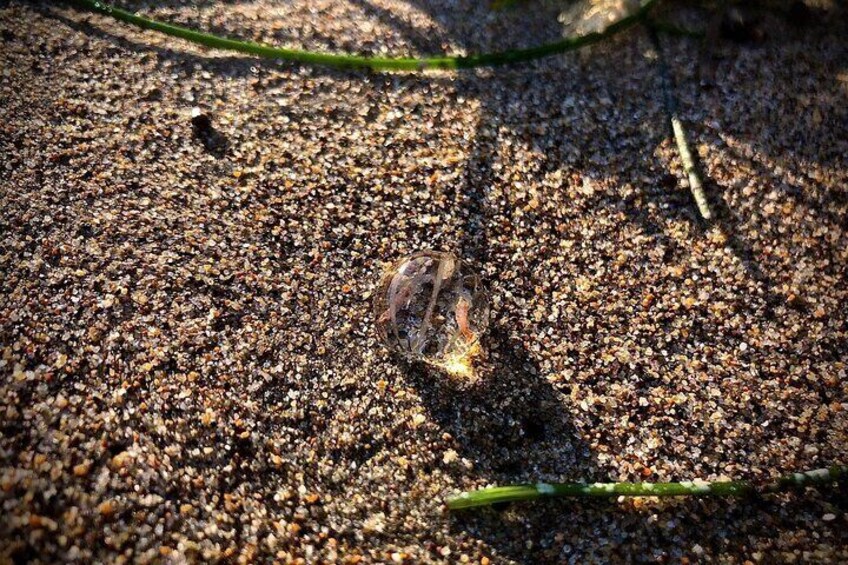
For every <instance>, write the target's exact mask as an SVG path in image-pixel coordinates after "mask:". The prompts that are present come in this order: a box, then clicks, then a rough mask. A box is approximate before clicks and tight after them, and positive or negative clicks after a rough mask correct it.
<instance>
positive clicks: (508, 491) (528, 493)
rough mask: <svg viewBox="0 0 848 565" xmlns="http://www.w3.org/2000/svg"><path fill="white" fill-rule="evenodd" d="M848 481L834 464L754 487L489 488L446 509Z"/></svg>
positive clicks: (847, 469) (768, 490) (740, 493)
mask: <svg viewBox="0 0 848 565" xmlns="http://www.w3.org/2000/svg"><path fill="white" fill-rule="evenodd" d="M844 479H848V466H844V465H834V466H832V467H829V468H827V469H816V470H815V471H807V472H805V473H793V474H791V475H785V476H783V477H779V478H777V479H775V480H773V481H770V482H768V483H765V484H763V485H760V486H757V485H755V484H754V483H752V482H749V481H712V482H708V481H682V482H677V483H594V484H587V483H536V484H524V485H513V486H505V487H490V488H484V489H480V490H476V491H471V492H464V493H462V494H460V495H458V496H455V497H452V498H449V499H448V500H447V505H448V508H450V509H451V510H461V509H463V508H475V507H478V506H488V505H491V504H496V503H499V502H518V501H528V500H536V499H538V498H552V497H594V498H611V497H618V496H732V497H744V496H753V495H759V494H773V493H778V492H783V491H787V490H791V489H793V488H801V487H806V486H815V485H824V484H828V483H832V482H835V481H838V480H844Z"/></svg>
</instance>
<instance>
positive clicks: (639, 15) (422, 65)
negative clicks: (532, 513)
mask: <svg viewBox="0 0 848 565" xmlns="http://www.w3.org/2000/svg"><path fill="white" fill-rule="evenodd" d="M657 1H658V0H642V1H641V4H640V7H639V9H638V10H636V11H635V12H633V13H632V14H630V15H629V16H625V17H623V18H621V19H620V20H618V21H616V22H615V23H613V24H611V25H609V26H608V27H607V28H606V29H604V30H603V31H600V32H596V33H589V34H586V35H581V36H577V37H569V38H565V39H563V40H561V41H555V42H553V43H546V44H544V45H539V46H537V47H530V48H527V49H513V50H508V51H499V52H494V53H480V54H477V55H468V56H461V57H460V56H456V57H454V56H434V57H421V58H416V57H369V56H362V55H346V54H337V53H321V52H315V51H304V50H300V49H287V48H283V47H272V46H268V45H262V44H260V43H255V42H252V41H240V40H237V39H230V38H228V37H221V36H218V35H212V34H210V33H204V32H201V31H196V30H193V29H190V28H186V27H182V26H178V25H173V24H169V23H165V22H160V21H157V20H153V19H150V18H146V17H144V16H139V15H137V14H135V13H133V12H129V11H127V10H122V9H120V8H116V7H114V6H111V5H109V4H106V3H104V2H100V1H99V0H69V2H70V3H71V4H73V5H76V6H79V7H82V8H85V9H87V10H91V11H92V12H96V13H99V14H103V15H106V16H109V17H112V18H115V19H117V20H120V21H123V22H126V23H129V24H133V25H135V26H138V27H140V28H143V29H150V30H154V31H158V32H160V33H164V34H165V35H170V36H172V37H179V38H181V39H185V40H187V41H191V42H193V43H197V44H200V45H205V46H206V47H211V48H214V49H223V50H227V51H236V52H239V53H246V54H249V55H256V56H258V57H265V58H268V59H279V60H284V61H292V62H296V63H303V64H311V65H321V66H326V67H335V68H341V69H371V70H374V71H425V70H429V69H470V68H475V67H489V66H496V65H505V64H509V63H518V62H523V61H531V60H534V59H540V58H542V57H547V56H549V55H555V54H558V53H565V52H566V51H573V50H575V49H580V48H581V47H585V46H587V45H592V44H594V43H598V42H600V41H602V40H604V39H607V38H609V37H611V36H613V35H616V34H618V33H620V32H622V31H624V30H626V29H628V28H630V27H633V26H634V25H635V24H637V23H639V22H640V21H642V20H643V19H644V17H645V16H646V15H647V13H648V11H649V10H650V9H651V8H652V7H653V5H654V4H656V2H657Z"/></svg>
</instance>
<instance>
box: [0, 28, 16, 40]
mask: <svg viewBox="0 0 848 565" xmlns="http://www.w3.org/2000/svg"><path fill="white" fill-rule="evenodd" d="M0 37H2V38H3V41H12V40H13V39H15V32H14V31H12V30H11V29H4V30H0Z"/></svg>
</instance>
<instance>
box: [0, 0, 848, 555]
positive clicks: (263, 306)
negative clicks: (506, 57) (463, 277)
mask: <svg viewBox="0 0 848 565" xmlns="http://www.w3.org/2000/svg"><path fill="white" fill-rule="evenodd" d="M121 5H122V6H124V7H129V8H131V9H136V10H139V11H141V12H143V13H145V14H149V15H153V16H155V17H158V18H161V19H165V20H168V21H172V22H180V23H183V24H185V25H190V26H194V27H198V28H202V29H206V30H212V31H216V32H220V33H226V34H229V35H233V36H239V37H243V38H248V39H255V40H259V41H265V42H269V43H275V44H285V45H290V46H300V47H306V48H316V49H326V50H338V51H355V52H360V53H384V52H386V53H399V54H418V53H434V52H445V51H448V52H455V53H462V52H477V51H480V50H488V49H497V48H505V47H513V46H522V45H524V46H526V45H533V44H536V43H539V42H541V41H545V40H550V39H555V38H557V37H559V36H560V34H561V33H562V24H560V23H558V22H557V19H556V10H555V9H554V8H555V6H552V5H548V4H545V5H544V7H543V8H540V9H534V10H527V11H520V10H519V11H517V12H508V13H492V12H490V11H489V10H488V9H487V8H486V7H485V6H484V5H482V3H481V4H480V5H478V3H476V2H473V1H471V0H460V1H457V2H443V3H426V4H424V3H419V2H418V1H417V0H415V1H411V2H399V1H392V0H374V1H373V2H365V1H362V0H354V1H351V2H349V3H344V2H329V1H322V2H308V1H305V0H304V1H301V0H296V1H294V2H286V3H275V2H268V1H259V2H249V3H242V2H205V1H201V2H193V3H183V2H172V1H165V2H156V3H154V2H126V3H123V4H121ZM842 10H843V11H841V12H840V11H837V10H829V11H827V10H825V11H817V10H816V11H813V12H812V14H811V16H812V17H811V18H809V21H807V22H803V25H799V23H798V22H795V21H787V19H786V18H783V17H779V16H776V15H768V16H766V17H765V21H764V22H765V23H764V25H765V29H766V33H765V34H764V37H762V38H761V39H757V40H755V41H752V42H748V43H736V42H733V41H729V40H722V41H721V42H720V43H718V44H716V46H715V47H714V49H713V51H712V58H713V63H711V65H712V68H713V71H714V77H715V81H714V82H715V84H714V86H712V87H702V86H701V80H700V78H701V75H699V62H698V61H699V59H700V58H701V54H702V52H703V50H702V46H701V44H700V42H699V41H698V40H695V39H691V38H683V37H669V36H664V37H663V38H662V45H663V53H664V56H665V58H666V60H667V62H668V65H669V68H670V69H671V74H672V77H673V79H674V81H675V83H676V87H675V94H676V96H677V97H678V98H679V101H680V115H681V118H682V120H683V121H684V123H685V124H686V125H687V128H688V132H689V135H690V142H691V144H692V146H693V149H694V150H695V152H696V153H697V154H698V155H699V156H700V158H701V160H702V163H703V167H704V178H705V180H706V183H705V184H706V190H707V192H708V195H709V196H710V198H711V199H712V204H713V206H714V207H715V209H716V211H717V215H718V217H719V219H718V221H716V222H714V223H712V224H705V223H703V222H702V221H700V219H699V216H698V213H697V209H696V207H695V206H694V203H693V201H692V198H691V196H690V194H689V191H688V189H687V187H686V181H685V177H686V175H685V173H684V171H683V168H682V166H681V163H680V160H679V158H678V157H677V151H676V148H675V146H674V142H673V140H672V137H671V133H670V128H669V125H668V123H669V122H668V116H667V115H666V113H665V110H664V106H663V96H662V89H661V81H660V78H659V74H658V63H657V53H656V51H655V50H654V49H653V46H652V44H651V42H650V41H649V38H648V36H647V34H646V33H645V31H644V30H642V29H634V30H632V31H630V32H627V33H626V34H623V35H620V36H618V37H616V38H615V39H613V40H611V41H609V42H606V43H604V44H602V45H597V46H594V47H591V48H589V49H586V50H583V51H581V52H579V53H573V54H568V55H563V56H557V57H553V58H550V59H545V60H543V61H539V62H535V63H532V64H528V65H524V66H521V67H506V68H500V69H497V70H480V71H469V72H461V73H456V74H450V73H441V74H440V73H435V74H430V75H420V76H413V75H385V74H376V73H368V72H354V71H350V72H341V71H328V70H324V69H313V68H304V67H298V66H293V65H288V64H284V63H278V62H269V61H260V60H256V59H252V58H247V57H239V56H233V55H231V54H226V53H221V52H211V51H208V50H205V49H202V48H198V47H196V46H193V45H190V44H188V43H185V42H182V41H178V40H171V39H167V38H164V37H162V36H159V35H157V34H155V33H152V32H141V31H138V30H135V29H132V28H130V27H128V26H125V25H123V24H118V23H115V22H111V21H109V20H108V19H106V18H103V17H99V16H92V15H88V14H84V13H81V12H78V11H76V10H74V9H72V8H69V7H67V6H65V5H62V4H56V5H54V4H53V3H50V2H40V3H39V2H36V3H24V2H20V1H11V2H9V1H6V2H2V3H0V33H1V34H2V36H1V37H0V39H2V43H0V69H1V70H0V353H2V360H0V387H2V388H0V423H1V424H0V425H2V434H0V466H2V470H1V471H0V480H2V484H0V487H2V488H0V502H2V514H0V516H2V517H0V556H2V559H3V560H11V561H12V562H26V561H32V562H35V561H41V562H54V561H64V560H76V561H81V562H92V561H98V562H120V561H133V562H150V561H163V562H183V561H186V560H187V561H201V562H214V561H236V562H269V561H272V560H275V559H277V560H279V561H282V562H287V561H294V562H297V561H299V562H307V563H318V562H342V563H355V562H363V563H366V562H410V563H418V562H445V563H447V562H461V563H464V562H473V563H480V562H482V563H508V562H520V563H555V562H575V563H585V562H609V561H614V562H615V561H660V562H675V563H677V562H701V561H720V562H730V563H737V562H739V563H741V562H745V561H751V562H755V563H758V562H763V563H774V562H810V561H814V560H822V561H834V562H838V561H845V560H848V533H846V532H848V528H846V520H847V519H846V508H848V491H846V486H845V485H839V486H834V487H833V488H831V489H824V490H820V491H816V490H809V491H806V492H800V493H789V494H785V495H780V496H774V497H770V498H764V499H762V500H751V501H736V500H708V499H680V500H662V501H661V500H656V499H635V500H611V501H565V500H564V501H550V502H542V503H535V504H517V505H512V506H509V507H507V508H498V509H483V510H475V511H471V512H464V513H457V514H451V513H449V512H448V511H447V510H446V509H445V507H444V504H443V501H444V498H445V497H446V496H449V495H451V494H455V493H457V492H459V491H462V490H467V489H472V488H477V487H482V486H486V485H489V484H509V483H513V482H519V481H528V480H529V481H534V482H535V481H558V480H581V479H582V480H587V481H606V480H652V481H662V480H695V479H716V478H722V477H724V478H745V479H751V480H764V479H767V478H769V477H773V476H777V475H779V474H782V473H786V472H794V471H801V470H809V469H814V468H818V467H822V466H825V465H828V464H832V463H842V464H844V463H846V461H848V441H846V436H847V435H848V418H846V411H848V381H846V370H848V369H846V363H848V347H846V345H848V344H846V337H848V306H846V304H848V272H846V271H848V267H846V260H848V237H846V225H848V224H847V223H846V222H847V221H848V198H846V196H848V192H846V186H848V162H846V160H847V159H848V42H846V41H845V37H846V34H847V33H848V18H846V17H845V16H846V14H845V12H844V8H843V9H842ZM664 17H668V18H673V19H675V21H681V22H688V23H691V24H692V25H698V24H700V23H701V22H702V21H703V14H701V13H699V12H697V11H696V10H692V9H688V8H684V7H678V6H676V5H675V6H672V7H671V8H669V11H668V13H666V14H665V16H664ZM708 66H709V65H708ZM195 108H197V109H198V110H196V111H195V117H194V119H193V118H192V110H193V109H195ZM198 113H199V114H200V116H204V117H197V114H198ZM421 249H437V250H445V251H452V252H454V253H457V254H458V255H460V256H462V257H464V258H465V259H466V260H467V261H469V262H470V263H471V264H472V265H475V267H474V268H475V269H476V270H477V272H478V273H479V274H480V275H481V276H482V277H483V279H484V281H485V283H486V285H487V286H488V288H489V292H490V295H491V300H492V324H491V329H490V331H489V333H488V334H487V335H486V336H485V337H484V339H483V345H484V349H485V351H486V353H485V356H484V357H483V358H482V359H480V361H479V363H478V371H477V377H476V378H475V379H473V380H451V379H449V378H447V377H446V376H445V375H443V374H441V373H439V372H438V371H434V370H431V369H428V368H426V367H422V366H417V365H410V364H407V363H405V362H403V361H402V360H399V359H397V358H396V357H394V356H392V355H391V354H390V353H388V352H387V351H386V349H385V348H384V347H383V346H382V344H381V343H380V342H379V341H378V339H377V337H376V335H375V332H374V319H373V315H372V312H371V303H372V301H373V296H372V293H373V292H374V289H375V285H376V284H377V283H378V281H379V278H380V275H381V274H382V272H383V269H384V268H386V266H387V265H389V264H391V263H393V262H394V261H396V260H397V259H399V258H401V257H403V256H404V255H406V254H408V253H412V252H415V251H418V250H421Z"/></svg>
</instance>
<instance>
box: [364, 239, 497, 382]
mask: <svg viewBox="0 0 848 565" xmlns="http://www.w3.org/2000/svg"><path fill="white" fill-rule="evenodd" d="M374 317H375V320H376V323H377V332H378V333H379V335H380V337H381V338H382V339H383V341H384V342H385V343H386V345H387V346H388V347H389V348H390V349H392V350H393V351H396V352H398V353H400V354H401V355H403V356H405V357H407V358H408V359H411V360H415V361H424V362H427V363H431V364H434V365H438V366H441V367H443V368H446V369H448V370H452V371H453V372H462V370H461V368H462V367H463V366H467V365H468V362H467V361H468V358H469V357H470V356H472V355H473V354H474V352H475V351H476V350H477V348H478V347H479V345H478V341H479V338H480V335H481V334H482V333H483V332H484V331H485V330H486V327H487V326H488V323H489V302H488V297H487V295H486V293H485V291H484V290H483V287H482V284H481V282H480V277H479V276H477V275H476V274H474V273H472V272H469V270H468V267H467V265H465V264H463V263H462V261H461V260H460V259H458V258H457V257H456V256H455V255H452V254H451V253H439V252H435V251H423V252H420V253H416V254H414V255H411V256H409V257H406V258H404V259H402V260H401V261H398V262H397V263H396V264H395V265H394V266H393V267H392V268H391V269H390V270H389V271H388V272H387V273H386V274H385V275H384V276H383V278H382V280H381V281H380V287H379V289H378V292H377V296H376V299H375V301H374Z"/></svg>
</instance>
